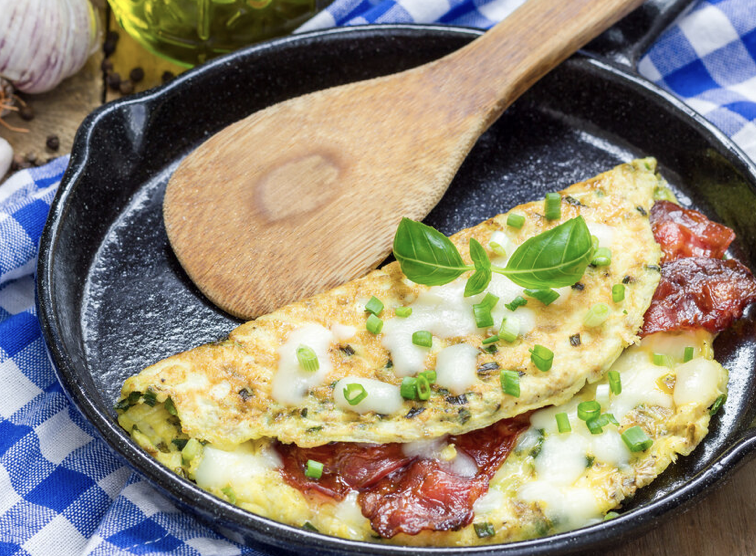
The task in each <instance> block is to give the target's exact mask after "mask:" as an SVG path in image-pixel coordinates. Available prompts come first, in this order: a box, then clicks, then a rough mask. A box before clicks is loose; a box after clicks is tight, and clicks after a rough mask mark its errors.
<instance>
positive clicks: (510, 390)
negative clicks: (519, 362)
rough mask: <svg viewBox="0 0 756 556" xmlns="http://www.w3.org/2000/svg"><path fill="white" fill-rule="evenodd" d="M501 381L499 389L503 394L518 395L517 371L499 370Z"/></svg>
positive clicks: (518, 377) (518, 380)
mask: <svg viewBox="0 0 756 556" xmlns="http://www.w3.org/2000/svg"><path fill="white" fill-rule="evenodd" d="M499 380H500V381H501V389H502V390H503V391H504V393H505V394H509V395H510V396H514V397H515V398H519V397H520V375H519V373H518V372H517V371H501V374H500V375H499Z"/></svg>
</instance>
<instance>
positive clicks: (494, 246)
mask: <svg viewBox="0 0 756 556" xmlns="http://www.w3.org/2000/svg"><path fill="white" fill-rule="evenodd" d="M488 246H489V247H490V248H491V251H493V252H494V255H497V256H499V257H506V256H507V250H506V249H504V247H503V246H502V245H501V244H500V243H498V242H496V241H493V240H491V241H489V242H488Z"/></svg>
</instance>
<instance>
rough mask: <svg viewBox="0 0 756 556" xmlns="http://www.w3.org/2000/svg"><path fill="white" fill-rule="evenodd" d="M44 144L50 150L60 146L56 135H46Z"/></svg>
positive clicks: (55, 149)
mask: <svg viewBox="0 0 756 556" xmlns="http://www.w3.org/2000/svg"><path fill="white" fill-rule="evenodd" d="M45 144H46V145H47V148H48V149H50V150H51V151H57V150H58V149H59V148H60V139H59V138H58V136H57V135H48V136H47V141H46V143H45Z"/></svg>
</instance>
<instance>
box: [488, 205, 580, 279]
mask: <svg viewBox="0 0 756 556" xmlns="http://www.w3.org/2000/svg"><path fill="white" fill-rule="evenodd" d="M591 257H593V242H592V240H591V232H590V230H589V229H588V226H587V225H586V223H585V220H583V217H582V216H578V217H577V218H572V219H570V220H568V221H567V222H564V223H563V224H560V225H559V226H557V227H555V228H552V229H551V230H548V231H546V232H543V233H542V234H538V235H537V236H535V237H531V238H530V239H528V240H527V241H525V242H524V243H523V244H522V245H520V246H519V247H518V248H517V250H516V251H515V252H514V253H513V254H512V257H511V258H510V259H509V261H508V262H507V266H506V268H504V269H496V268H494V272H500V273H501V274H504V275H505V276H507V277H508V278H509V279H510V280H512V282H514V283H515V284H517V285H518V286H522V287H523V288H533V289H541V288H562V287H565V286H571V285H572V284H574V283H575V282H577V281H578V280H580V278H581V277H582V276H583V274H584V273H585V269H586V267H587V266H588V264H589V263H590V262H591Z"/></svg>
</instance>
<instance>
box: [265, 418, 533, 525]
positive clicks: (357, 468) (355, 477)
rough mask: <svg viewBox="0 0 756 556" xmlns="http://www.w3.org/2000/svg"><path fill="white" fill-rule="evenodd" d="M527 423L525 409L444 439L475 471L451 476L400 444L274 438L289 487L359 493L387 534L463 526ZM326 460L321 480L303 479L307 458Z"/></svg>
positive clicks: (442, 465)
mask: <svg viewBox="0 0 756 556" xmlns="http://www.w3.org/2000/svg"><path fill="white" fill-rule="evenodd" d="M529 424H530V414H529V413H528V414H525V415H520V416H518V417H515V418H513V419H505V420H503V421H499V422H498V423H495V424H493V425H491V426H489V427H486V428H484V429H479V430H476V431H472V432H469V433H467V434H462V435H456V436H451V437H449V442H450V443H453V444H455V446H456V449H457V451H458V452H459V453H461V454H463V455H465V456H468V457H470V458H472V460H473V461H474V462H475V464H476V466H477V472H476V473H475V475H474V476H472V477H464V476H460V475H457V474H455V473H454V472H453V471H452V469H451V468H450V466H448V465H447V464H445V463H443V462H440V461H438V460H435V459H425V458H410V457H407V456H405V455H404V453H403V451H402V445H401V444H395V443H394V444H382V445H372V444H352V443H348V442H335V443H331V444H327V445H325V446H318V447H317V448H299V447H297V446H295V445H293V444H278V445H277V450H278V452H279V454H281V457H282V459H283V468H282V470H281V474H282V475H283V477H284V480H286V482H287V483H289V484H290V485H292V486H294V487H296V488H298V489H300V490H302V491H303V492H305V493H310V494H312V493H313V492H318V493H321V494H324V495H326V496H330V497H332V498H335V499H336V500H342V499H343V498H344V497H345V496H346V494H347V493H348V492H349V491H350V490H357V491H359V492H360V494H359V496H358V502H359V504H360V506H361V508H362V514H363V515H364V516H365V517H367V518H368V519H369V520H370V522H371V524H372V526H373V529H374V530H375V531H376V532H377V533H378V534H380V535H381V536H382V537H384V538H390V537H393V536H394V535H396V534H397V533H407V534H409V535H415V534H417V533H419V532H420V531H422V530H432V531H446V530H449V529H458V528H460V527H463V526H465V525H468V524H469V523H470V522H471V521H472V518H473V512H472V506H473V504H474V503H475V501H476V500H477V499H478V498H480V496H482V495H483V494H485V493H486V492H487V490H488V481H489V480H490V478H491V477H493V476H494V474H495V473H496V470H497V469H498V468H499V466H500V465H501V464H502V463H503V462H504V460H505V459H506V458H507V456H508V455H509V452H510V451H511V450H512V448H513V446H514V444H515V442H516V440H517V437H518V436H519V434H520V433H522V432H523V431H524V430H525V429H527V428H528V426H529ZM309 459H312V460H315V461H319V462H321V463H323V464H324V472H323V476H322V477H321V478H320V479H319V480H312V479H308V478H307V477H306V476H305V474H304V472H305V469H306V468H307V460H309Z"/></svg>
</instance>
